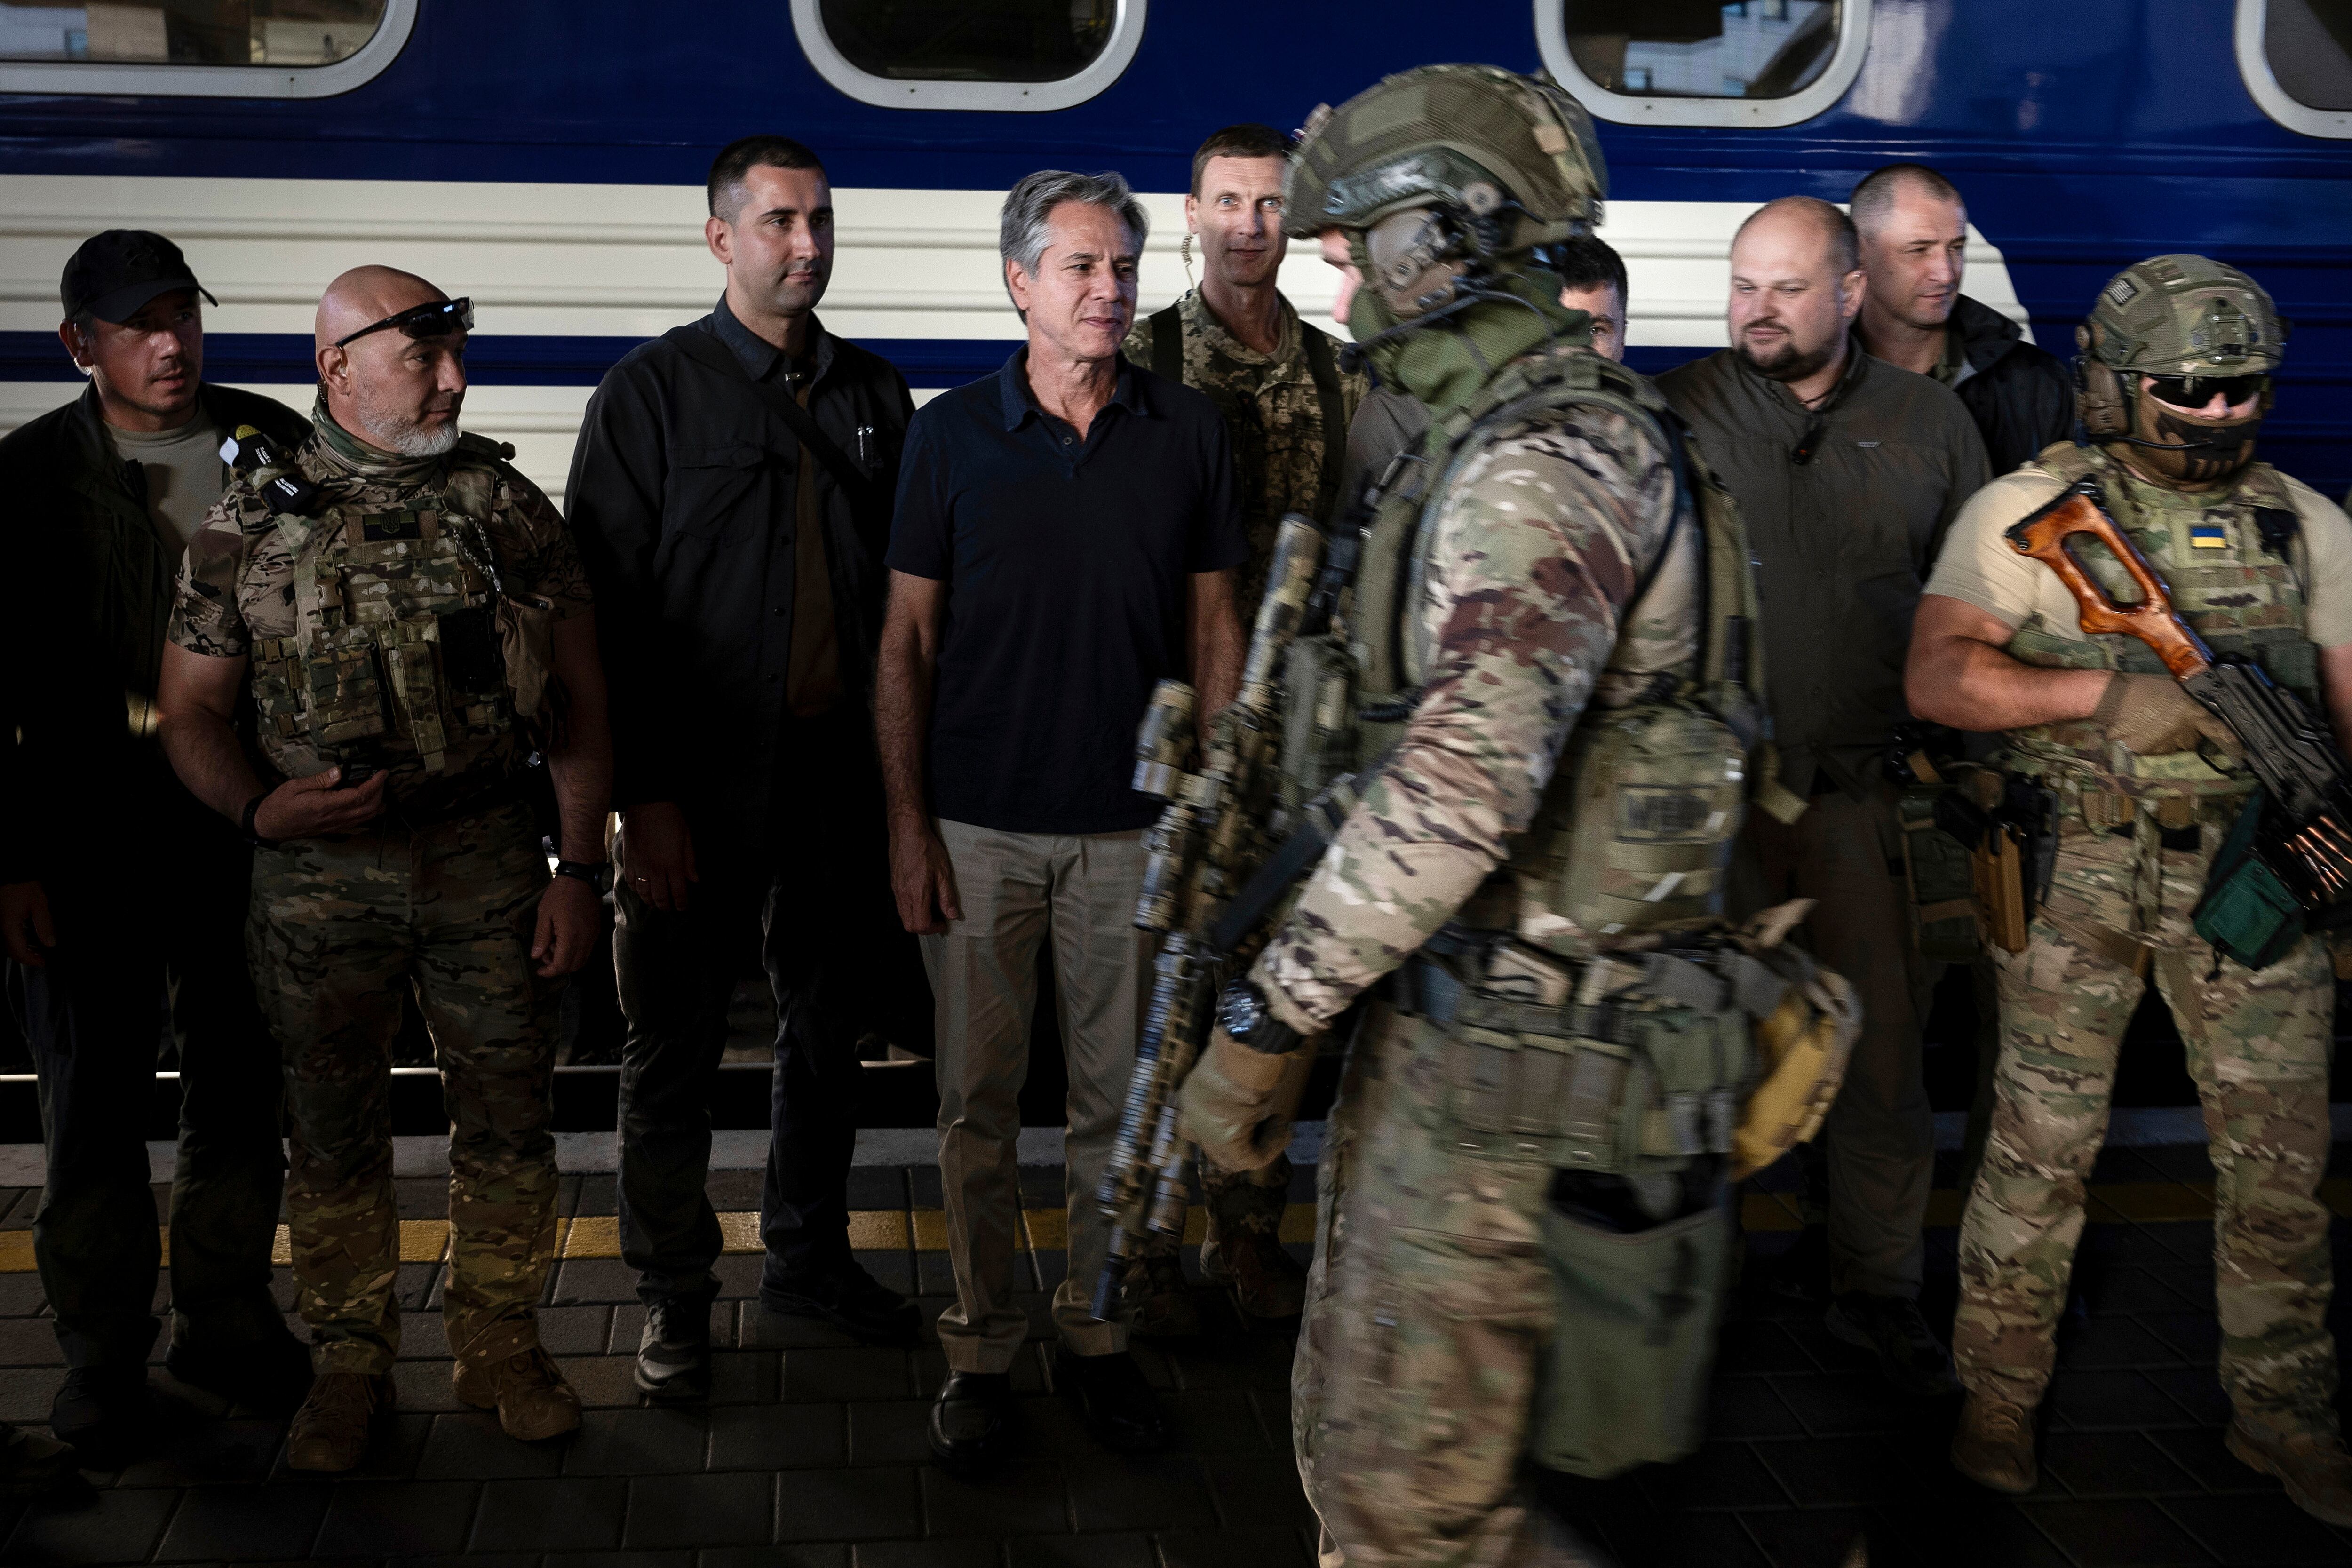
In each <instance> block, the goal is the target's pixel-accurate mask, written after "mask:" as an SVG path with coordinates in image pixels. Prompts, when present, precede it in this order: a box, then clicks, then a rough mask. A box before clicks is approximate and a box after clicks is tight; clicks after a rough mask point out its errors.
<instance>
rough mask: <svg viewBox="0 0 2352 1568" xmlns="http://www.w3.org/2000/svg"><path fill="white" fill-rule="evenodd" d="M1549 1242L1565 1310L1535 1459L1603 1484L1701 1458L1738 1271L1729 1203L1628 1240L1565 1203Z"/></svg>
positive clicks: (1542, 1403)
mask: <svg viewBox="0 0 2352 1568" xmlns="http://www.w3.org/2000/svg"><path fill="white" fill-rule="evenodd" d="M1541 1235H1542V1243H1543V1252H1544V1259H1545V1261H1546V1263H1547V1264H1548V1265H1549V1268H1550V1272H1551V1279H1552V1288H1553V1295H1554V1298H1555V1300H1557V1303H1558V1311H1557V1316H1556V1320H1555V1321H1556V1325H1557V1326H1556V1327H1555V1329H1554V1331H1553V1333H1552V1336H1551V1342H1550V1343H1549V1345H1548V1346H1547V1347H1546V1349H1545V1352H1544V1358H1543V1368H1542V1372H1541V1373H1540V1377H1541V1383H1540V1384H1539V1386H1538V1391H1537V1397H1536V1403H1535V1408H1534V1418H1533V1420H1532V1421H1531V1422H1530V1424H1529V1432H1528V1456H1529V1458H1532V1459H1534V1460H1535V1462H1536V1463H1537V1464H1538V1465H1541V1466H1543V1467H1545V1468H1547V1469H1554V1470H1565V1471H1567V1472H1568V1473H1570V1475H1578V1476H1589V1477H1593V1478H1595V1479H1599V1478H1603V1477H1608V1476H1613V1475H1616V1474H1618V1473H1620V1472H1621V1471H1623V1470H1627V1469H1630V1468H1633V1466H1635V1465H1642V1464H1668V1463H1671V1462H1673V1461H1674V1460H1676V1459H1679V1458H1683V1457H1684V1456H1685V1455H1687V1454H1689V1453H1691V1452H1692V1451H1693V1450H1694V1449H1696V1447H1698V1446H1699V1439H1700V1437H1701V1436H1703V1433H1702V1430H1701V1421H1702V1419H1703V1417H1704V1415H1705V1412H1706V1391H1707V1383H1708V1378H1709V1375H1710V1373H1712V1372H1713V1370H1714V1361H1715V1335H1716V1327H1717V1322H1718V1321H1719V1320H1720V1319H1721V1317H1722V1310H1723V1296H1724V1289H1725V1285H1726V1281H1727V1276H1728V1273H1729V1268H1730V1258H1731V1220H1730V1209H1729V1207H1728V1205H1727V1204H1726V1203H1725V1202H1723V1201H1722V1200H1721V1199H1720V1198H1718V1199H1717V1200H1716V1201H1715V1202H1713V1203H1711V1204H1709V1205H1707V1206H1706V1207H1704V1208H1702V1209H1700V1210H1698V1212H1696V1213H1695V1214H1689V1215H1683V1216H1682V1217H1680V1218H1678V1219H1672V1220H1668V1221H1666V1222H1665V1223H1664V1224H1663V1225H1657V1226H1651V1227H1650V1228H1648V1229H1645V1230H1636V1231H1631V1232H1627V1231H1621V1230H1616V1229H1612V1228H1610V1227H1608V1226H1606V1225H1604V1224H1601V1223H1595V1222H1594V1221H1593V1220H1591V1219H1590V1218H1587V1217H1580V1215H1577V1214H1575V1213H1572V1212H1569V1211H1568V1210H1566V1209H1564V1208H1563V1206H1562V1205H1561V1204H1560V1203H1559V1200H1558V1198H1557V1197H1556V1198H1555V1199H1554V1201H1553V1202H1551V1203H1549V1204H1547V1205H1545V1207H1544V1211H1543V1219H1542V1232H1541Z"/></svg>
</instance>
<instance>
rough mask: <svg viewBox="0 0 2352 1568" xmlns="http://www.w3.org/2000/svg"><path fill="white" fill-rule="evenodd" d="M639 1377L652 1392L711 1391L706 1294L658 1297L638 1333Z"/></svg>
mask: <svg viewBox="0 0 2352 1568" xmlns="http://www.w3.org/2000/svg"><path fill="white" fill-rule="evenodd" d="M635 1378H636V1384H637V1389H638V1392H640V1393H642V1394H645V1395H646V1396H647V1397H648V1398H652V1399H659V1400H680V1401H691V1400H697V1399H708V1398H709V1397H710V1302H709V1300H708V1299H707V1298H705V1297H701V1296H691V1297H673V1298H671V1299H670V1300H666V1301H656V1302H655V1303H654V1304H653V1307H652V1308H651V1310H648V1311H647V1312H646V1329H645V1332H644V1333H642V1334H640V1335H638V1336H637V1363H636V1371H635Z"/></svg>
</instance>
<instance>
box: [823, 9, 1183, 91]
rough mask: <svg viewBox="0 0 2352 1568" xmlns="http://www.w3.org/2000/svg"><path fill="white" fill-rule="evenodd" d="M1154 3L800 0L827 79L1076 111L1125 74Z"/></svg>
mask: <svg viewBox="0 0 2352 1568" xmlns="http://www.w3.org/2000/svg"><path fill="white" fill-rule="evenodd" d="M1144 5H1145V0H793V30H794V31H795V32H797V33H798V34H799V35H800V40H801V48H802V49H803V52H805V53H806V54H807V56H808V58H809V63H810V64H812V65H814V66H815V67H816V68H817V74H818V75H820V76H822V77H824V79H825V80H827V81H829V82H831V83H832V84H833V85H834V86H835V87H836V88H839V89H841V90H842V91H843V92H845V93H846V94H848V95H849V96H850V97H851V98H854V99H856V100H858V101H860V102H862V103H878V104H883V105H886V106H888V107H891V108H897V109H996V110H1051V109H1067V108H1069V107H1070V106H1071V105H1073V104H1077V103H1084V102H1085V101H1086V100H1088V99H1090V98H1092V97H1094V96H1095V95H1096V94H1097V93H1098V92H1100V91H1102V90H1103V89H1105V88H1107V87H1108V86H1109V85H1110V84H1111V83H1112V82H1114V81H1117V80H1118V76H1119V73H1120V72H1121V71H1123V70H1125V69H1126V68H1127V67H1128V62H1129V61H1130V60H1132V59H1133V58H1135V50H1136V46H1137V45H1138V44H1139V43H1140V42H1141V41H1142V37H1143V12H1144Z"/></svg>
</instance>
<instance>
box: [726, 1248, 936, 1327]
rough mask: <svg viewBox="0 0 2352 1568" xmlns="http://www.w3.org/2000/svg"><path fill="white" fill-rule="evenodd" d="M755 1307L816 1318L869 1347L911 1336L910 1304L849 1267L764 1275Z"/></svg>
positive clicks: (913, 1318)
mask: <svg viewBox="0 0 2352 1568" xmlns="http://www.w3.org/2000/svg"><path fill="white" fill-rule="evenodd" d="M760 1303H761V1305H762V1306H764V1307H766V1308H767V1309H768V1310H770V1311H772V1312H782V1313H785V1314H787V1315H789V1316H793V1317H799V1318H822V1319H823V1320H824V1321H826V1322H828V1323H831V1324H832V1325H833V1326H834V1327H835V1328H836V1329H839V1330H841V1331H843V1332H845V1333H849V1334H855V1335H856V1336H857V1338H859V1339H861V1340H865V1341H866V1342H869V1343H872V1344H877V1345H896V1344H905V1343H906V1342H908V1341H909V1340H911V1339H913V1338H914V1337H915V1329H916V1324H917V1321H918V1319H917V1314H916V1311H915V1304H914V1303H913V1302H912V1301H909V1300H907V1298H905V1297H904V1296H901V1295H899V1294H898V1292H897V1291H896V1290H893V1289H890V1288H889V1287H888V1286H887V1285H885V1284H883V1283H882V1282H881V1281H879V1280H877V1279H875V1278H874V1276H872V1275H871V1274H868V1273H866V1270H865V1269H863V1268H859V1267H858V1266H857V1265H856V1264H855V1263H843V1264H838V1265H836V1266H835V1267H833V1268H824V1269H811V1270H808V1271H806V1272H804V1273H793V1274H770V1275H768V1276H766V1277H765V1278H763V1279H761V1281H760Z"/></svg>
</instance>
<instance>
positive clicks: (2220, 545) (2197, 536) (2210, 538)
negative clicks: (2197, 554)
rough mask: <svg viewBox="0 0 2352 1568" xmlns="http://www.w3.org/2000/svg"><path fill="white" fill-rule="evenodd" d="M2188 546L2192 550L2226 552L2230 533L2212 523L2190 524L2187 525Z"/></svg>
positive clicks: (2228, 546)
mask: <svg viewBox="0 0 2352 1568" xmlns="http://www.w3.org/2000/svg"><path fill="white" fill-rule="evenodd" d="M2189 548H2190V549H2192V550H2227V549H2229V548H2230V531H2229V530H2228V529H2226V528H2222V527H2220V526H2219V525H2217V524H2214V523H2210V522H2192V523H2190V524H2189Z"/></svg>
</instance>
